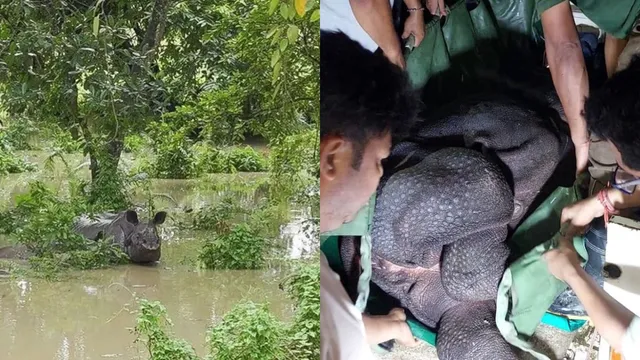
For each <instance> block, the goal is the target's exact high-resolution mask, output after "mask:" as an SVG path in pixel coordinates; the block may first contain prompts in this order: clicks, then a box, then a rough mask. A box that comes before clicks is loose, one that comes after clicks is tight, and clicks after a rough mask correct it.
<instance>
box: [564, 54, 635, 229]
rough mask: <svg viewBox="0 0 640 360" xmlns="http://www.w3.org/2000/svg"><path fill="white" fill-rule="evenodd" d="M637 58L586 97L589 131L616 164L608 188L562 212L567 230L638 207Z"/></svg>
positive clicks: (585, 110) (585, 109)
mask: <svg viewBox="0 0 640 360" xmlns="http://www.w3.org/2000/svg"><path fill="white" fill-rule="evenodd" d="M638 81H640V57H635V58H634V59H633V61H632V62H631V64H630V65H629V67H628V68H627V69H625V70H623V71H621V72H619V73H617V74H615V75H614V76H613V77H612V78H611V79H609V80H608V81H607V83H605V85H604V86H603V87H602V88H601V89H599V90H598V91H596V92H595V93H594V94H593V95H592V96H590V97H589V98H588V99H587V100H586V102H585V107H584V116H585V118H586V122H587V127H588V128H589V130H590V131H591V133H593V134H595V135H596V136H598V137H600V138H601V139H603V140H604V141H607V142H608V143H609V146H610V147H611V150H612V152H613V153H614V154H615V158H616V163H617V167H616V169H615V171H614V172H613V175H612V177H611V179H610V181H609V185H610V186H609V187H607V188H605V189H603V190H601V191H600V192H598V193H597V194H596V195H594V196H592V197H590V198H588V199H585V200H582V201H580V202H577V203H575V204H573V205H571V206H569V207H567V208H565V209H564V210H563V211H562V222H563V223H565V222H566V223H568V225H569V228H568V233H569V234H576V233H579V232H581V231H582V230H583V229H584V228H585V227H586V226H587V225H589V224H590V223H591V221H592V220H593V219H595V218H598V217H601V216H604V220H605V223H606V222H607V220H608V218H609V217H610V216H611V215H612V214H616V213H618V212H619V211H621V210H625V209H631V208H636V207H640V191H636V189H637V188H638V187H639V186H640V92H638V90H637V88H636V86H637V84H638Z"/></svg>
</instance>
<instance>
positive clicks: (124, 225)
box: [74, 210, 167, 263]
mask: <svg viewBox="0 0 640 360" xmlns="http://www.w3.org/2000/svg"><path fill="white" fill-rule="evenodd" d="M166 215H167V213H166V212H164V211H161V212H158V213H156V215H155V216H154V218H153V219H151V220H149V221H146V222H140V221H139V220H138V214H137V213H136V212H135V211H134V210H127V211H123V212H120V213H104V214H100V215H98V216H96V217H94V218H90V217H88V216H87V215H83V216H81V217H80V218H78V219H77V220H76V221H75V223H74V231H75V232H77V233H78V234H80V235H82V236H84V237H85V238H87V239H89V240H98V239H100V238H112V239H113V243H114V244H117V245H118V246H120V248H121V249H122V251H124V252H125V253H126V254H127V255H128V256H129V259H130V260H131V261H132V262H134V263H150V262H155V261H158V260H160V255H161V245H162V244H161V240H160V237H159V236H158V230H157V228H156V226H157V225H160V224H162V223H164V220H165V218H166Z"/></svg>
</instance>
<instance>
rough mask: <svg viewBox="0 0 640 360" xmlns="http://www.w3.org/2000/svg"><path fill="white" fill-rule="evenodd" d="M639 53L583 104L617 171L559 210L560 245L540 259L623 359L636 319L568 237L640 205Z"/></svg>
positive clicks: (632, 349)
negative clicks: (591, 272)
mask: <svg viewBox="0 0 640 360" xmlns="http://www.w3.org/2000/svg"><path fill="white" fill-rule="evenodd" d="M638 83H640V57H636V58H634V59H633V61H632V62H631V64H630V65H629V67H628V68H627V69H625V70H623V71H620V72H618V73H617V74H615V75H613V76H612V77H611V78H610V79H609V80H608V81H607V82H606V83H605V84H604V86H603V87H602V88H601V89H599V90H598V91H595V92H594V93H593V94H592V95H591V96H590V97H589V98H587V100H586V102H585V109H584V116H585V118H586V122H587V126H588V128H589V130H590V131H591V132H592V133H594V134H595V135H597V136H599V137H600V138H602V139H603V140H605V141H607V142H608V143H609V146H610V147H611V150H612V151H613V153H614V154H615V158H616V162H617V164H618V167H617V169H616V170H615V172H614V175H613V177H612V179H611V187H609V188H606V189H603V190H601V191H600V192H599V193H598V194H597V195H594V196H592V197H590V198H588V199H585V200H582V201H579V202H577V203H575V204H573V205H570V206H568V207H566V208H565V209H563V211H562V219H561V221H562V223H563V224H565V231H566V233H564V234H563V235H566V236H564V241H563V244H562V246H561V247H559V248H558V249H556V250H553V251H550V252H548V253H547V254H546V255H545V257H546V259H547V263H548V266H549V270H550V271H551V273H553V274H554V276H556V277H557V278H558V279H560V280H563V281H566V282H567V284H568V285H569V286H570V287H571V288H572V289H573V291H574V292H575V294H576V296H577V297H578V299H579V300H580V302H581V303H582V305H583V306H584V308H585V310H586V311H587V313H588V314H589V317H590V318H591V320H592V321H593V322H594V324H595V326H596V329H597V330H598V332H599V333H600V334H601V335H602V337H604V338H605V339H606V340H607V342H609V344H611V346H612V347H613V348H615V349H616V350H618V351H620V352H622V354H623V355H624V356H625V358H627V359H637V358H640V318H639V317H638V316H636V315H635V314H633V313H632V312H631V311H629V310H628V309H626V308H625V307H624V306H622V305H620V304H619V303H618V302H616V301H615V300H614V299H613V298H612V297H611V296H609V295H608V294H607V293H606V292H604V291H603V290H602V289H601V288H600V287H599V286H598V285H597V284H596V282H595V281H594V279H592V278H591V277H590V276H589V275H588V274H587V273H586V272H585V270H584V269H583V268H582V267H581V266H580V263H579V261H578V258H577V255H576V253H575V249H573V246H572V245H571V242H570V240H569V239H571V238H572V237H573V236H574V235H576V234H579V233H580V232H582V231H583V229H584V228H585V227H586V226H587V225H589V224H590V223H591V222H592V221H593V220H594V219H596V218H599V217H601V216H604V217H605V223H606V222H607V221H608V218H609V216H610V214H612V213H617V212H618V211H620V210H623V209H630V208H636V207H640V191H638V190H637V187H638V185H640V131H639V129H640V92H638V91H637V89H636V88H635V86H636V85H637V84H638Z"/></svg>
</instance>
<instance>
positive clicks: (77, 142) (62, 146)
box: [40, 124, 84, 154]
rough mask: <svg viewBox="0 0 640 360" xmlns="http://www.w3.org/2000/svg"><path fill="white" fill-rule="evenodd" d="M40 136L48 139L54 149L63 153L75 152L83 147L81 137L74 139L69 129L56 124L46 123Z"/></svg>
mask: <svg viewBox="0 0 640 360" xmlns="http://www.w3.org/2000/svg"><path fill="white" fill-rule="evenodd" d="M40 136H41V137H43V138H46V139H47V140H48V143H49V145H50V146H51V147H52V148H53V149H54V151H57V152H60V153H63V154H71V153H77V152H79V151H81V150H82V148H83V147H84V140H83V139H74V138H73V136H72V135H71V132H69V130H65V129H62V128H60V126H58V125H57V124H47V126H46V127H45V128H44V129H43V131H41V132H40Z"/></svg>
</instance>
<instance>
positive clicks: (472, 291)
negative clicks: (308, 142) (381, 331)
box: [340, 94, 572, 360]
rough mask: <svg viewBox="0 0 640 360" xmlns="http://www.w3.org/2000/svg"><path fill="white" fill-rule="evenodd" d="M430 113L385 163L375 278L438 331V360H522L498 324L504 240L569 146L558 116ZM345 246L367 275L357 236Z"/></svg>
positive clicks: (517, 109) (501, 108) (474, 104)
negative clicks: (557, 123)
mask: <svg viewBox="0 0 640 360" xmlns="http://www.w3.org/2000/svg"><path fill="white" fill-rule="evenodd" d="M494 95H495V94H494ZM432 114H433V115H432V116H430V117H429V118H428V119H425V120H424V121H422V123H421V124H419V126H417V128H416V131H415V132H414V134H415V135H414V136H413V137H412V138H411V139H409V140H406V141H404V142H401V143H399V144H396V145H395V146H394V148H393V149H392V152H391V156H390V157H389V159H388V160H387V161H386V163H385V166H384V176H383V178H382V179H381V182H380V185H379V187H378V191H377V201H376V207H375V212H374V218H373V224H372V230H371V241H372V281H373V282H374V283H375V284H376V285H378V286H379V287H380V288H381V289H382V290H383V291H384V292H386V293H387V294H389V295H391V296H392V297H394V298H396V299H397V300H398V301H399V302H400V304H401V306H402V307H404V308H406V309H408V310H409V311H410V312H411V314H412V315H413V316H415V317H416V318H417V319H418V320H420V321H421V322H422V323H424V324H426V325H428V326H431V327H434V328H438V338H437V344H436V345H437V352H438V358H439V359H442V360H460V359H469V360H473V359H499V360H511V359H516V358H517V357H516V354H515V352H514V350H513V349H512V348H511V346H510V345H509V344H507V342H506V341H505V340H504V339H503V337H502V336H501V335H500V333H499V331H498V329H497V327H496V323H495V299H496V296H497V287H498V283H499V281H500V279H501V277H502V274H503V272H504V269H505V266H506V262H507V258H508V256H509V249H508V247H507V245H506V243H505V241H506V239H507V237H508V234H509V231H510V230H512V229H513V228H514V227H515V226H516V225H517V224H518V223H519V222H520V221H521V220H522V219H523V217H524V215H525V214H526V213H527V211H528V210H529V207H530V206H531V204H532V202H533V201H534V198H536V196H537V195H538V193H539V192H540V190H541V188H542V187H543V185H545V183H546V182H547V181H548V179H549V178H550V176H551V175H552V173H554V170H555V168H556V167H557V165H558V163H559V162H560V160H561V159H562V158H563V157H564V156H565V155H566V154H569V153H571V151H572V147H571V144H570V141H569V139H568V137H567V136H566V135H564V134H562V133H560V131H558V130H557V128H555V125H554V122H553V121H552V119H551V118H549V117H547V116H546V115H544V113H540V112H536V111H534V110H533V109H532V107H531V106H528V105H527V104H526V103H525V104H523V103H520V102H517V101H512V99H509V97H502V96H492V95H489V96H483V97H481V98H477V97H474V98H468V99H466V100H458V101H455V103H454V104H451V106H447V107H445V108H443V109H441V111H437V112H434V113H432ZM557 117H558V114H557V112H556V118H557ZM556 120H557V119H556ZM340 241H341V244H340V248H341V257H342V259H343V263H344V265H345V269H351V270H350V271H352V272H353V271H354V270H353V269H359V266H356V265H354V262H357V257H354V254H355V253H356V250H355V249H357V247H355V246H357V245H355V244H356V243H357V239H355V238H353V237H343V238H341V240H340ZM347 271H349V270H347ZM354 275H355V276H357V274H353V273H351V274H349V273H347V281H348V282H349V281H351V285H349V284H348V286H349V287H351V288H353V284H354V282H353V279H354V278H357V277H355V276H354Z"/></svg>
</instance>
